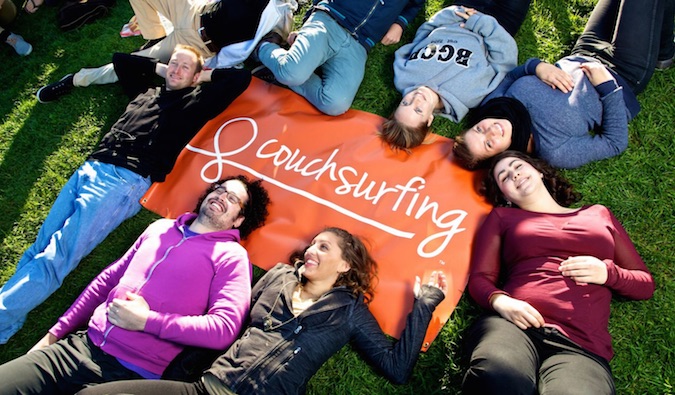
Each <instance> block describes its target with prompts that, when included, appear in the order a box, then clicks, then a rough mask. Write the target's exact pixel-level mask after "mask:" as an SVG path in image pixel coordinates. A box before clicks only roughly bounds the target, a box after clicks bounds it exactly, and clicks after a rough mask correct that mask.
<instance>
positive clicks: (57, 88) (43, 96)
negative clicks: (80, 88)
mask: <svg viewBox="0 0 675 395" xmlns="http://www.w3.org/2000/svg"><path fill="white" fill-rule="evenodd" d="M74 86H75V85H73V75H72V74H68V75H67V76H65V77H63V78H61V79H60V80H59V81H58V82H54V83H52V84H49V85H45V86H43V87H42V88H40V90H38V91H37V94H36V95H35V96H37V99H38V101H39V102H40V103H49V102H50V101H54V100H56V99H58V98H59V97H61V96H63V95H66V94H68V93H70V91H72V90H73V87H74Z"/></svg>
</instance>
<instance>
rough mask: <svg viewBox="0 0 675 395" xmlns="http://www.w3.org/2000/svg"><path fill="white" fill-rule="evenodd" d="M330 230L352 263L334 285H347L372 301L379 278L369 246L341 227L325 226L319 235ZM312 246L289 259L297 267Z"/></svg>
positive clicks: (346, 258)
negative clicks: (376, 281)
mask: <svg viewBox="0 0 675 395" xmlns="http://www.w3.org/2000/svg"><path fill="white" fill-rule="evenodd" d="M324 232H330V233H332V234H334V235H335V236H337V237H338V239H339V240H340V242H339V244H340V250H342V259H344V260H345V261H346V262H347V263H349V265H350V269H349V271H347V272H346V273H342V274H341V275H340V276H339V277H338V279H337V281H336V282H335V284H334V285H333V286H334V287H339V286H345V287H347V288H349V289H350V290H351V291H352V293H353V294H354V295H358V294H363V296H364V299H365V301H366V303H370V302H371V301H372V300H373V297H374V295H375V284H374V283H375V280H376V279H377V262H375V260H374V259H373V257H372V256H371V255H370V252H368V248H367V247H366V245H365V244H364V243H363V241H361V239H360V238H359V237H357V236H354V235H352V234H351V233H349V232H347V231H346V230H344V229H341V228H335V227H329V228H325V229H324V230H322V231H321V232H319V233H317V235H319V234H321V233H324ZM309 247H310V246H309V245H308V246H306V247H305V248H303V249H301V250H297V251H294V252H293V253H291V256H290V257H289V261H290V262H291V263H292V264H293V265H294V266H296V267H299V266H301V265H303V264H304V259H305V251H307V249H308V248H309Z"/></svg>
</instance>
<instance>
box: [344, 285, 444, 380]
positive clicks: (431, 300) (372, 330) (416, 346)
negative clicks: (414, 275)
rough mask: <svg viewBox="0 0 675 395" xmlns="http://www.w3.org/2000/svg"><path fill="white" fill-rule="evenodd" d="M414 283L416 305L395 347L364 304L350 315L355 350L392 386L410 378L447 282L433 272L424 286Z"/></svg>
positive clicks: (442, 297)
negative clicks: (392, 383) (391, 383)
mask: <svg viewBox="0 0 675 395" xmlns="http://www.w3.org/2000/svg"><path fill="white" fill-rule="evenodd" d="M420 284H421V282H420V280H419V278H418V279H417V280H416V284H415V290H416V292H415V294H416V298H415V302H414V304H413V309H412V311H411V312H410V314H408V317H407V319H406V326H405V329H404V330H403V332H402V333H401V338H400V339H399V341H398V342H397V343H396V344H392V342H391V340H389V338H387V336H386V335H385V334H384V333H383V332H382V329H381V328H380V326H379V325H378V323H377V321H376V320H375V317H373V315H372V314H371V312H370V311H369V310H368V308H367V307H366V306H365V305H361V306H357V307H356V309H355V312H354V316H353V323H352V327H353V332H354V333H353V336H352V341H353V344H354V346H355V347H356V349H357V350H358V351H359V352H360V353H361V355H362V356H363V358H365V359H366V360H367V361H368V362H369V363H370V364H372V365H373V366H374V367H375V368H376V369H377V370H378V371H380V373H382V374H383V375H384V376H385V377H386V378H387V379H389V380H391V381H392V382H394V383H404V382H406V381H407V380H408V378H409V377H410V374H411V372H412V369H413V367H414V366H415V362H417V357H418V356H419V352H420V349H421V347H422V343H423V342H424V335H425V334H426V330H427V327H428V326H429V322H431V317H432V313H433V311H434V309H435V308H436V306H437V305H438V304H439V303H441V301H442V300H443V299H444V298H445V293H446V292H447V279H446V278H445V275H444V274H443V273H442V272H434V273H432V275H431V279H430V281H429V283H428V284H427V285H420Z"/></svg>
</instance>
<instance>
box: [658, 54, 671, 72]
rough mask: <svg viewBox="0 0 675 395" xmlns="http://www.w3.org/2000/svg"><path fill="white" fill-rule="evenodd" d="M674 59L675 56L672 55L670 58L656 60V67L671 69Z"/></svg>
mask: <svg viewBox="0 0 675 395" xmlns="http://www.w3.org/2000/svg"><path fill="white" fill-rule="evenodd" d="M673 60H675V57H672V58H670V59H664V60H659V61H657V62H656V69H657V70H666V69H669V68H670V66H672V65H673Z"/></svg>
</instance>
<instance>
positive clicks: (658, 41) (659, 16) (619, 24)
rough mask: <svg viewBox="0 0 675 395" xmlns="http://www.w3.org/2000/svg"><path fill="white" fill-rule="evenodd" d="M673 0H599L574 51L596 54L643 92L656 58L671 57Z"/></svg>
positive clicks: (595, 55) (674, 6) (635, 90)
mask: <svg viewBox="0 0 675 395" xmlns="http://www.w3.org/2000/svg"><path fill="white" fill-rule="evenodd" d="M674 13H675V2H674V1H673V0H640V1H626V0H599V1H598V3H597V4H596V6H595V8H594V9H593V12H592V13H591V16H590V18H589V19H588V22H587V23H586V28H585V29H584V32H583V33H582V34H581V36H580V37H579V39H578V40H577V42H576V44H575V45H574V48H573V49H572V55H586V56H591V57H594V58H596V59H598V60H600V61H601V62H602V63H604V64H605V65H606V66H607V67H609V68H610V69H612V70H613V71H614V72H616V73H617V74H619V75H620V76H621V77H623V78H624V79H625V80H626V82H627V83H628V85H629V86H630V88H631V89H632V90H633V92H634V93H635V94H636V95H637V94H638V93H640V92H642V91H643V90H644V89H645V87H646V86H647V83H649V80H650V79H651V78H652V75H653V74H654V67H655V66H656V61H657V60H658V59H659V58H661V59H667V58H669V57H672V56H673V54H674V53H675V46H674V44H673V17H674Z"/></svg>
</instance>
